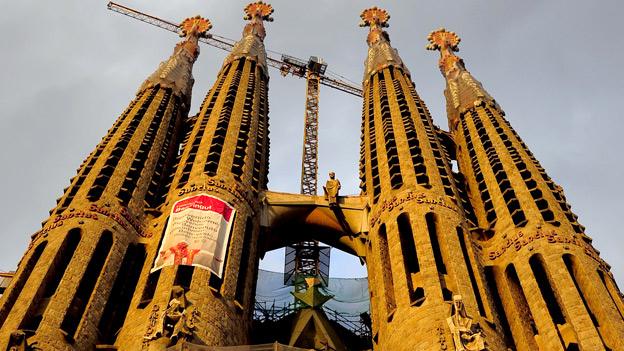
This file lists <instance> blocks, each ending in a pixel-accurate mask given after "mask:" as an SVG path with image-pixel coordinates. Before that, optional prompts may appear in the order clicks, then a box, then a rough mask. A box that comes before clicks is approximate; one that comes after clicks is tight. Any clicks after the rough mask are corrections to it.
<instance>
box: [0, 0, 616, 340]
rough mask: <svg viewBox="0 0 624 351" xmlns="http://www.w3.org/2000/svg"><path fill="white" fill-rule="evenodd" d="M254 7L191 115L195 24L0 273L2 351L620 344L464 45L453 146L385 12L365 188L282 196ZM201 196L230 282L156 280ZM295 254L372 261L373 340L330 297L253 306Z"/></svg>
mask: <svg viewBox="0 0 624 351" xmlns="http://www.w3.org/2000/svg"><path fill="white" fill-rule="evenodd" d="M118 6H120V5H118ZM244 11H245V17H244V18H245V19H246V20H248V22H247V23H246V25H245V27H244V30H243V34H242V38H241V39H240V40H239V41H238V42H236V43H235V44H234V45H233V46H232V50H231V52H230V54H229V55H228V56H227V58H226V59H225V61H224V62H223V65H222V67H221V69H220V71H219V72H218V75H217V79H216V81H215V83H214V85H213V86H212V88H211V89H210V91H209V92H208V93H207V95H206V97H205V99H204V101H203V103H202V104H201V106H200V110H199V112H198V113H197V114H196V115H194V116H190V117H189V115H188V113H189V106H190V98H191V92H192V87H193V83H194V79H193V76H192V68H193V64H194V62H195V60H196V59H197V57H198V55H199V46H198V42H199V40H200V39H201V38H206V37H207V35H208V34H207V31H208V30H209V29H210V28H211V27H212V25H211V23H210V21H208V20H206V19H203V18H201V17H199V16H197V17H192V18H188V19H186V20H184V22H182V23H181V24H180V26H179V27H180V32H181V35H182V36H184V39H183V40H182V41H181V42H180V43H178V44H177V45H176V47H175V49H174V52H173V54H172V55H171V56H170V57H169V58H168V59H167V60H166V61H164V62H162V63H161V64H160V66H159V67H158V68H157V69H156V70H155V71H154V72H153V73H152V74H151V75H150V76H149V77H148V78H147V79H146V80H145V82H143V84H142V85H141V86H140V88H139V90H138V92H137V95H136V97H135V99H134V100H133V101H132V102H131V103H130V105H129V106H128V108H127V109H126V110H125V112H124V113H123V114H122V115H121V116H120V117H119V118H118V120H117V121H116V122H115V124H114V125H113V127H112V128H111V129H110V130H109V132H108V133H107V135H106V136H105V137H104V138H103V139H102V141H101V142H100V144H99V145H98V146H97V147H96V148H95V150H94V151H93V152H92V153H91V154H90V155H89V156H88V157H87V159H86V160H84V162H83V164H82V165H81V166H80V167H79V169H78V172H77V175H76V176H75V177H74V178H72V180H71V183H70V185H69V187H67V188H66V189H65V191H64V194H63V196H61V197H60V198H59V199H58V201H57V205H56V206H55V207H54V208H53V209H52V210H51V211H50V217H49V218H47V219H46V220H45V221H44V222H43V223H42V229H41V230H39V231H38V232H36V233H35V234H34V235H32V241H31V243H30V245H29V247H28V249H27V251H26V253H25V254H24V256H23V257H22V259H21V261H20V263H19V265H18V268H17V270H16V272H14V273H13V272H11V273H0V278H1V279H0V349H2V350H10V351H13V350H21V351H30V350H43V351H57V350H62V351H74V350H108V351H113V350H151V351H165V350H189V351H194V350H207V349H210V350H223V349H221V348H220V347H228V346H239V347H240V348H236V349H237V350H241V351H243V350H251V349H254V350H256V349H257V350H269V349H271V350H273V349H286V348H283V347H284V346H283V345H281V344H280V343H289V348H288V349H289V350H291V349H292V350H304V348H305V349H306V350H307V349H311V347H314V349H315V350H318V351H322V350H325V351H327V350H334V351H344V350H353V351H370V349H371V347H372V349H373V350H375V351H386V350H388V351H404V350H405V351H408V350H410V351H411V350H455V351H467V350H470V351H472V350H490V351H507V350H517V351H532V350H548V351H551V350H562V351H563V350H605V351H606V350H624V300H623V299H622V294H621V292H620V290H619V288H618V287H617V285H616V283H615V280H614V279H613V276H612V274H611V273H610V271H609V269H610V267H609V265H608V264H607V263H606V262H604V261H603V260H602V258H600V255H599V252H598V251H597V250H596V249H595V248H594V247H593V246H592V240H591V238H589V237H588V236H587V235H586V234H585V230H584V227H583V226H581V225H580V224H579V223H578V220H577V217H576V215H575V214H574V213H573V212H572V211H571V208H570V205H569V204H568V203H567V201H566V198H565V195H564V194H563V190H562V189H561V187H560V186H558V185H557V184H556V183H554V182H553V180H551V179H550V178H549V176H548V175H547V174H546V172H545V170H544V169H543V168H542V167H541V165H540V164H539V162H538V161H537V160H536V159H535V157H534V156H533V154H532V153H531V151H530V150H529V149H528V148H527V146H526V145H525V144H524V142H523V141H522V139H520V137H519V136H518V135H517V133H516V132H515V131H514V130H513V128H512V127H511V125H510V123H509V122H508V121H507V119H506V118H505V113H504V112H503V110H502V109H501V107H500V106H499V105H498V103H497V102H496V101H495V100H494V98H493V97H492V96H491V95H490V94H489V93H488V92H487V91H486V90H485V89H484V88H483V86H482V84H481V83H480V82H479V81H477V80H476V79H475V78H474V77H473V76H472V75H471V74H470V72H468V71H467V70H466V68H465V66H464V63H463V61H462V59H461V58H460V57H458V56H457V55H456V54H455V52H456V51H458V45H459V42H460V38H459V37H458V36H457V35H456V34H455V33H453V32H449V31H446V30H445V29H439V30H436V31H434V32H432V33H431V34H430V35H429V37H428V40H429V45H427V49H429V50H439V51H440V62H439V68H440V70H441V72H442V74H443V76H444V78H445V79H446V89H445V91H444V95H445V97H446V103H447V114H448V121H449V127H450V128H449V129H450V131H448V132H446V131H444V130H442V129H440V128H439V127H438V126H436V125H435V124H434V123H433V120H432V118H431V115H430V113H429V111H428V109H427V107H426V106H425V103H424V102H423V101H422V100H421V98H420V97H419V95H418V93H417V92H416V89H415V85H414V83H413V82H412V80H411V76H410V72H409V71H408V69H407V66H406V64H405V63H404V62H403V60H402V59H401V57H400V56H399V53H398V51H397V50H396V49H395V48H393V47H392V45H391V44H390V37H389V34H388V33H387V32H386V31H385V30H384V28H386V27H388V21H389V19H390V16H389V14H388V13H387V12H386V11H385V10H383V9H380V8H377V7H372V8H369V9H366V10H364V11H363V12H362V13H361V15H360V16H361V19H362V21H361V23H360V25H361V26H363V27H369V33H368V36H367V40H366V41H367V44H368V52H367V56H366V59H365V62H364V75H363V108H362V124H361V144H360V162H359V171H360V172H359V173H360V174H359V177H360V180H361V183H360V187H361V193H360V194H359V195H349V196H343V195H341V194H338V193H336V192H332V193H331V196H328V197H324V196H316V195H305V194H288V193H280V192H273V191H270V190H268V189H267V182H268V178H267V176H268V167H269V131H268V123H269V120H268V113H269V107H268V82H269V74H268V73H269V72H268V65H267V59H268V58H267V54H266V50H265V47H264V39H265V36H266V32H265V27H264V25H265V23H264V22H266V21H272V20H273V19H272V18H271V14H272V13H273V8H272V6H271V5H269V4H266V3H264V2H262V1H257V2H254V3H251V4H249V5H247V6H246V7H245V9H244ZM270 60H271V61H269V63H271V65H272V66H273V67H275V66H276V62H277V63H279V61H278V60H276V59H273V58H272V59H270ZM277 67H279V65H278V66H277ZM282 68H284V67H282ZM286 68H287V67H286ZM319 79H320V78H319ZM455 161H456V162H457V164H458V165H459V171H456V170H454V168H453V166H452V165H453V163H454V162H455ZM331 177H332V181H334V182H337V180H334V178H333V175H332V176H331ZM199 194H207V195H208V196H209V197H214V198H218V199H220V200H222V201H223V202H226V203H228V204H230V205H231V206H232V208H233V209H234V210H235V212H234V213H235V215H234V217H233V218H230V219H231V223H232V226H231V230H230V231H229V232H228V233H226V234H227V235H229V237H228V241H227V248H226V255H225V258H224V261H222V263H223V267H224V268H223V273H222V274H221V275H219V274H217V273H213V272H211V271H210V270H208V269H204V268H203V267H200V266H192V265H189V264H188V263H189V262H188V257H187V261H186V262H184V264H183V263H182V262H183V261H182V260H181V259H180V260H179V261H175V262H174V264H172V265H169V266H167V265H165V266H164V267H162V268H160V269H155V270H153V267H154V262H155V260H156V258H157V257H159V255H161V254H163V253H166V250H165V249H163V251H162V252H159V251H160V250H161V244H162V243H163V241H164V237H165V233H168V234H167V237H168V238H169V235H182V234H185V233H182V234H180V233H177V234H171V233H173V232H174V230H173V229H171V228H167V226H168V225H169V222H170V220H171V221H172V222H173V221H174V219H175V216H170V215H171V213H172V210H173V209H174V204H176V202H178V201H180V200H184V199H188V198H189V197H193V196H195V195H199ZM204 198H207V197H204ZM187 202H191V201H189V200H187ZM219 203H220V202H219ZM206 207H207V206H206ZM176 215H177V214H176ZM211 218H212V217H211ZM228 218H229V217H228ZM211 220H213V219H211ZM213 221H214V220H213ZM221 223H223V222H221ZM168 229H169V230H168ZM208 231H209V229H205V228H204V229H200V230H198V229H193V230H190V232H191V235H192V236H197V237H202V238H203V237H205V236H207V235H209V234H210V233H207V232H208ZM167 240H169V239H167ZM191 240H194V239H191ZM301 241H319V242H323V243H325V244H328V245H331V246H333V247H335V248H338V249H340V250H344V251H345V252H348V253H350V254H353V255H355V256H357V257H358V258H359V259H360V260H361V262H362V263H363V264H366V266H367V270H368V289H369V291H368V293H369V296H370V316H368V315H366V314H362V315H361V316H360V318H361V319H362V330H363V329H364V328H368V327H369V326H370V329H366V331H365V332H367V333H368V332H370V340H369V339H367V337H368V334H366V335H367V337H366V338H361V335H363V334H359V335H358V334H355V333H353V335H347V334H348V333H350V332H351V331H350V330H348V329H345V326H344V325H340V324H339V323H338V322H336V321H335V320H330V319H329V317H328V314H326V313H325V312H323V310H321V308H322V307H321V306H320V305H322V303H320V302H319V301H321V300H322V301H323V302H324V301H325V299H326V298H327V296H326V295H325V294H321V290H316V288H315V290H308V291H306V293H300V294H299V298H301V296H305V294H307V293H308V292H310V293H315V294H316V295H314V294H309V295H307V296H308V297H310V296H312V297H313V298H310V301H312V300H314V301H316V302H314V303H309V305H311V306H304V307H302V309H301V310H299V311H295V312H296V313H293V311H292V310H290V312H288V313H286V314H284V316H281V317H280V319H277V320H270V318H269V317H268V316H267V315H266V314H269V313H268V312H267V310H266V309H265V310H259V309H257V306H255V302H256V301H255V293H256V282H257V280H258V265H259V258H260V257H263V255H264V254H265V253H266V252H268V251H270V250H273V249H277V248H281V247H284V246H287V245H291V244H293V243H298V242H301ZM165 242H168V241H165ZM224 247H225V246H224ZM189 251H190V250H189ZM198 251H200V250H196V251H194V252H193V255H195V253H196V252H198ZM214 251H215V252H216V251H217V250H216V249H215V250H214ZM176 253H177V251H176ZM199 255H201V251H200V253H199V254H197V256H199ZM163 256H164V255H163ZM214 256H215V257H217V254H216V253H215V255H214ZM191 262H193V261H192V259H191ZM195 263H196V262H195ZM157 266H158V267H160V266H159V265H157ZM211 269H212V268H211ZM215 271H219V270H218V269H217V270H215ZM305 278H306V280H307V281H312V282H318V281H319V280H318V277H312V276H310V277H305ZM310 286H311V287H313V286H318V285H317V284H310ZM301 301H304V300H301ZM304 302H305V301H304ZM312 305H314V306H312ZM258 311H261V312H262V313H265V315H263V316H261V317H263V318H262V319H261V320H260V319H259V318H257V315H255V314H258ZM302 311H303V312H302ZM271 312H275V310H273V311H271ZM262 313H260V314H262ZM333 313H334V315H336V312H333ZM273 314H275V315H278V314H279V313H273ZM293 316H299V317H301V318H299V317H297V318H299V319H297V318H294V319H293V318H292V317H293ZM302 316H303V317H305V316H307V317H306V318H308V317H309V318H308V319H303V317H302ZM319 316H320V317H319ZM369 317H370V318H369ZM313 319H314V321H313V322H310V321H312V320H313ZM297 320H299V321H300V322H301V321H302V320H303V321H304V322H301V323H299V322H297ZM267 321H268V322H267ZM308 322H309V323H308ZM369 322H370V324H369ZM263 323H264V324H263ZM271 323H273V324H271ZM288 333H290V334H288ZM289 340H290V341H289ZM252 344H263V345H252ZM330 345H333V346H332V347H330ZM227 349H229V348H227Z"/></svg>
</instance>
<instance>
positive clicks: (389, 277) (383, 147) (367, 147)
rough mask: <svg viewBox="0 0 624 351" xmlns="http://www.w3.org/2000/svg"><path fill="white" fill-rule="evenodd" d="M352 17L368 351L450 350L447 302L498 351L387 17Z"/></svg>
mask: <svg viewBox="0 0 624 351" xmlns="http://www.w3.org/2000/svg"><path fill="white" fill-rule="evenodd" d="M361 18H362V22H361V24H360V25H361V26H368V27H370V32H369V34H368V37H367V43H368V46H369V49H368V56H367V59H366V61H365V73H364V79H363V88H364V104H363V112H362V139H361V154H360V155H361V158H360V178H361V181H362V182H361V187H362V191H363V193H364V194H365V195H366V196H368V197H369V199H370V200H369V201H370V206H371V210H370V211H371V215H370V232H369V247H368V253H367V268H368V273H369V285H370V289H371V312H372V317H373V318H372V319H373V342H374V345H375V348H376V349H378V348H379V349H384V350H407V349H410V350H411V349H413V350H434V349H439V348H441V347H442V348H443V349H444V348H445V347H452V345H453V343H454V341H453V340H454V337H455V336H457V335H458V334H454V332H453V330H452V328H451V327H450V324H449V323H450V322H449V321H448V320H447V318H449V317H450V316H451V314H452V312H451V305H452V303H453V300H455V301H457V302H456V303H457V306H465V312H467V315H468V316H470V317H472V318H473V320H474V321H475V323H476V322H477V321H479V324H480V325H481V327H482V328H484V329H486V330H487V331H486V333H484V334H485V335H487V340H486V341H487V344H488V345H490V347H492V348H493V349H497V350H498V349H504V343H503V341H502V337H501V336H500V335H499V334H498V333H497V332H496V331H495V330H494V329H492V328H491V325H490V324H488V323H487V322H486V320H487V321H489V322H490V323H492V325H493V324H495V322H494V321H495V320H496V319H495V318H494V316H493V314H492V311H491V310H492V308H491V307H490V304H489V300H487V298H486V297H485V296H486V295H487V294H486V293H485V292H486V289H485V286H484V280H483V279H482V277H481V268H480V264H479V263H478V261H477V260H476V259H475V254H474V251H473V247H472V245H470V240H469V237H468V236H467V233H468V230H467V228H468V224H467V221H466V220H465V216H466V213H465V212H464V209H463V208H462V205H461V202H460V201H459V200H458V199H459V194H458V190H457V188H456V185H455V180H454V176H453V173H452V170H451V167H450V165H449V156H448V154H447V150H446V149H445V148H444V146H443V145H442V143H441V142H440V138H439V135H438V133H439V132H438V128H437V127H436V126H435V125H434V124H433V122H432V119H431V116H430V114H429V112H428V110H427V108H426V106H425V104H424V103H423V101H422V100H421V99H420V97H419V96H418V94H417V93H416V90H415V88H414V84H413V83H412V81H411V78H410V74H409V71H408V70H407V68H406V67H405V65H404V64H403V61H402V60H401V58H400V57H399V55H398V52H397V51H396V50H395V49H394V48H392V46H391V45H390V39H389V36H388V33H386V32H385V31H384V30H383V27H387V26H388V24H387V21H388V19H389V15H388V13H387V12H386V11H385V10H382V9H379V8H376V7H374V8H370V9H367V10H364V12H362V14H361ZM462 300H463V305H462V302H461V301H462ZM462 313H463V312H462ZM464 316H465V314H464ZM462 318H463V317H462ZM466 323H467V324H468V325H471V326H472V325H476V324H473V323H472V322H470V321H468V322H466ZM478 338H481V339H480V340H483V338H482V335H479V336H478Z"/></svg>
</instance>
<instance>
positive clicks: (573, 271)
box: [563, 254, 607, 348]
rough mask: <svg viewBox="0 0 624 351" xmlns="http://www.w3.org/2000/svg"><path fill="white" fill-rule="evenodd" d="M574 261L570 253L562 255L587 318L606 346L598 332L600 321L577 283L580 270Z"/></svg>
mask: <svg viewBox="0 0 624 351" xmlns="http://www.w3.org/2000/svg"><path fill="white" fill-rule="evenodd" d="M575 261H576V260H575V259H574V258H573V257H572V255H570V254H565V255H563V262H564V263H565V266H566V268H567V269H568V274H569V275H570V278H572V281H573V282H574V287H575V288H576V291H577V292H578V294H579V296H580V298H581V301H582V302H583V306H585V309H586V310H587V313H588V314H589V318H590V319H591V321H592V323H593V324H594V327H595V328H596V332H598V335H599V336H600V340H601V341H602V345H603V346H605V348H606V347H607V346H606V345H605V342H604V338H603V337H602V333H601V332H600V323H599V321H598V318H596V314H595V313H594V311H593V310H592V308H591V306H590V305H589V303H588V302H587V298H586V297H585V292H584V291H583V289H581V286H580V285H579V282H578V279H577V276H578V275H579V274H581V272H579V271H578V269H579V267H578V266H577V264H576V262H575Z"/></svg>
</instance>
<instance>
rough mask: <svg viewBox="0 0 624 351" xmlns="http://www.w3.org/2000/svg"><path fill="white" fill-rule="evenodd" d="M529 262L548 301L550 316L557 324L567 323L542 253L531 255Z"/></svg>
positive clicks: (546, 301)
mask: <svg viewBox="0 0 624 351" xmlns="http://www.w3.org/2000/svg"><path fill="white" fill-rule="evenodd" d="M529 264H530V265H531V271H532V272H533V275H534V276H535V280H536V281H537V285H538V286H539V290H540V292H541V294H542V298H543V299H544V302H545V303H546V307H547V308H548V312H549V314H550V317H551V318H552V320H553V322H555V324H565V323H566V320H565V317H564V316H563V311H562V310H561V306H560V305H559V301H558V299H557V296H556V295H555V291H554V289H553V287H552V285H551V282H550V279H549V278H548V273H547V272H546V268H545V267H544V265H543V262H542V259H541V255H539V254H535V255H533V256H531V258H530V259H529Z"/></svg>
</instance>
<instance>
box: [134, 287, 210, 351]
mask: <svg viewBox="0 0 624 351" xmlns="http://www.w3.org/2000/svg"><path fill="white" fill-rule="evenodd" d="M155 311H157V310H156V309H155ZM198 317H199V311H197V310H196V309H194V308H193V307H192V306H190V303H189V302H188V300H187V299H186V295H185V293H184V288H182V287H181V286H177V285H176V286H174V287H173V289H172V292H171V300H170V301H169V305H168V306H167V308H166V309H165V310H164V311H163V312H162V314H161V315H160V317H159V319H158V321H157V323H156V325H155V328H153V327H152V328H149V329H148V333H147V334H146V335H145V339H147V340H153V339H158V338H160V337H162V336H164V337H168V338H169V339H170V344H172V345H173V344H176V343H177V342H178V340H191V339H192V338H193V331H194V330H195V328H196V325H195V323H196V321H197V319H198Z"/></svg>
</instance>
